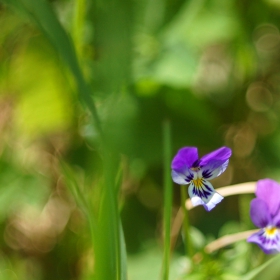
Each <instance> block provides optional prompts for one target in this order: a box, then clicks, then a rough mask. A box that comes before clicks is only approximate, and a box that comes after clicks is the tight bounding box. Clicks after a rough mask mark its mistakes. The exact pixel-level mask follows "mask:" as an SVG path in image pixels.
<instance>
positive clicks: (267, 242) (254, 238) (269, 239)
mask: <svg viewBox="0 0 280 280" xmlns="http://www.w3.org/2000/svg"><path fill="white" fill-rule="evenodd" d="M247 241H248V242H253V243H256V244H257V245H258V246H259V247H260V248H261V249H262V250H263V251H264V252H265V253H266V254H273V253H278V252H280V235H279V231H278V230H277V232H275V234H273V235H272V236H269V235H268V234H266V232H265V229H261V230H260V231H258V232H257V233H254V234H253V235H251V236H250V237H249V238H248V239H247Z"/></svg>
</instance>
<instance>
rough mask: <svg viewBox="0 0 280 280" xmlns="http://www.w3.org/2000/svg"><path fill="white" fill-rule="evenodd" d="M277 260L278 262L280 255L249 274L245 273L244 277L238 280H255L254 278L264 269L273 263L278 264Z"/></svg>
mask: <svg viewBox="0 0 280 280" xmlns="http://www.w3.org/2000/svg"><path fill="white" fill-rule="evenodd" d="M279 260H280V255H279V254H278V255H277V256H275V257H273V258H271V259H269V260H268V261H267V262H265V263H264V264H262V265H260V266H259V267H257V268H255V269H253V270H251V271H250V272H249V273H247V274H246V275H244V276H243V277H241V278H240V279H241V280H252V279H255V277H256V276H258V274H260V273H261V272H262V271H263V270H264V269H265V268H267V267H268V266H269V265H271V264H272V263H274V262H275V261H278V262H279Z"/></svg>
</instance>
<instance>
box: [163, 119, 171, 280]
mask: <svg viewBox="0 0 280 280" xmlns="http://www.w3.org/2000/svg"><path fill="white" fill-rule="evenodd" d="M163 156H164V256H163V263H162V271H161V273H162V276H161V279H163V280H168V279H169V263H170V251H171V250H170V239H171V237H170V235H171V213H172V197H173V195H172V181H171V176H170V162H171V132H170V123H169V121H165V122H164V123H163Z"/></svg>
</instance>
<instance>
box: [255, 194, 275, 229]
mask: <svg viewBox="0 0 280 280" xmlns="http://www.w3.org/2000/svg"><path fill="white" fill-rule="evenodd" d="M250 216H251V219H252V222H253V223H254V224H255V226H256V227H258V228H264V227H266V226H268V225H269V224H271V222H272V220H271V216H270V213H269V209H268V206H267V204H266V203H265V202H264V201H263V200H261V199H259V198H254V199H253V200H252V201H251V208H250Z"/></svg>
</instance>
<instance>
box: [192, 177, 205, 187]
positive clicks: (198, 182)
mask: <svg viewBox="0 0 280 280" xmlns="http://www.w3.org/2000/svg"><path fill="white" fill-rule="evenodd" d="M193 183H194V185H195V186H196V187H197V188H201V187H203V180H202V178H196V179H193Z"/></svg>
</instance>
